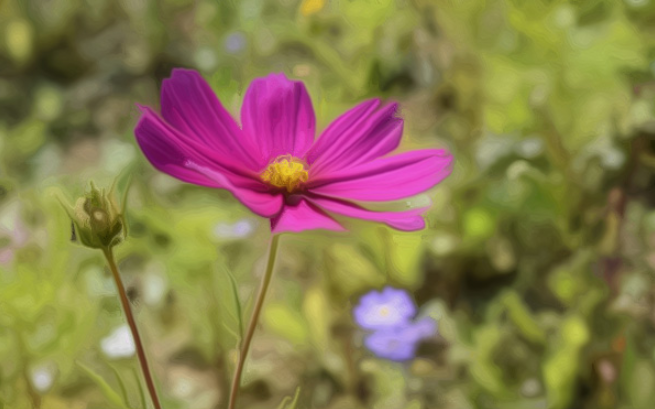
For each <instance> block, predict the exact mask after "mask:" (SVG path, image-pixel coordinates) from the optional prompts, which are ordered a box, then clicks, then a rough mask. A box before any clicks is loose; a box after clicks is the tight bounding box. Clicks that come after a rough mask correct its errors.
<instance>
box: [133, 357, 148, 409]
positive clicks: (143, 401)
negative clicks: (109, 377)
mask: <svg viewBox="0 0 655 409" xmlns="http://www.w3.org/2000/svg"><path fill="white" fill-rule="evenodd" d="M132 375H134V380H135V381H136V385H137V386H138V390H139V399H141V407H142V408H143V409H147V408H148V405H147V404H146V393H145V391H144V390H143V385H142V384H141V377H140V376H139V372H137V370H136V368H134V367H132Z"/></svg>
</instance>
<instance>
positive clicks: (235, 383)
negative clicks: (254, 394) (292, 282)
mask: <svg viewBox="0 0 655 409" xmlns="http://www.w3.org/2000/svg"><path fill="white" fill-rule="evenodd" d="M279 239H280V235H279V234H276V235H274V236H273V240H272V241H271V249H270V251H269V253H268V264H267V266H266V272H265V273H264V276H263V277H262V282H261V285H260V287H259V294H258V295H257V300H256V302H255V307H254V309H253V311H252V317H250V324H249V325H248V329H247V331H246V336H245V338H244V339H243V343H242V344H241V352H240V353H239V360H238V362H237V368H236V370H235V371H234V377H233V378H232V388H231V390H230V403H229V405H228V409H235V408H236V404H237V397H238V395H239V386H240V385H241V373H242V372H243V366H244V364H245V362H246V358H247V357H248V350H250V343H251V341H252V337H253V335H254V334H255V328H256V327H257V322H258V321H259V314H260V313H261V312H262V306H263V305H264V299H265V298H266V292H267V291H268V287H269V284H270V283H271V277H272V276H273V267H274V266H275V257H276V255H277V247H278V242H279Z"/></svg>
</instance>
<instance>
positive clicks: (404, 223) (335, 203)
mask: <svg viewBox="0 0 655 409" xmlns="http://www.w3.org/2000/svg"><path fill="white" fill-rule="evenodd" d="M307 200H309V201H310V202H311V203H313V204H315V205H316V206H318V207H320V208H321V209H323V210H325V211H326V212H328V213H336V214H340V215H343V216H348V217H353V218H356V219H363V220H371V221H376V222H381V223H385V224H387V225H388V226H390V227H393V228H394V229H398V230H403V231H414V230H421V229H423V228H424V227H425V220H423V217H422V216H421V215H422V214H423V213H425V212H426V211H427V209H428V208H427V207H422V208H416V209H409V210H405V211H402V212H374V211H371V210H367V209H364V208H362V207H359V206H357V205H355V204H352V203H347V202H344V201H340V200H335V199H331V198H327V197H320V196H316V195H311V196H307Z"/></svg>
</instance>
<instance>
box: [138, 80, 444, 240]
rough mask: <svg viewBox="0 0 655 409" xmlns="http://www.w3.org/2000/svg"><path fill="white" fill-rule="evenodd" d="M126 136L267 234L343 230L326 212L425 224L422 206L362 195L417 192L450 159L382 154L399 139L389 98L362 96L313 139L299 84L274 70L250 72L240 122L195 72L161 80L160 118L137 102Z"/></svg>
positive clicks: (429, 152)
mask: <svg viewBox="0 0 655 409" xmlns="http://www.w3.org/2000/svg"><path fill="white" fill-rule="evenodd" d="M140 109H141V112H142V114H143V115H142V117H141V119H140V120H139V123H138V124H137V126H136V129H135V134H136V138H137V141H138V143H139V145H140V146H141V149H142V150H143V153H144V154H145V156H146V157H147V158H148V160H149V161H150V162H151V163H152V164H153V165H154V166H155V167H156V168H157V169H159V170H160V171H162V172H164V173H167V174H169V175H171V176H173V177H175V178H177V179H180V180H182V181H185V182H188V183H193V184H196V185H202V186H208V187H213V188H219V189H227V190H229V191H230V192H232V194H233V195H234V196H235V197H236V198H237V199H238V200H240V201H241V203H243V204H244V205H246V206H247V207H248V208H249V209H250V210H252V211H253V212H254V213H256V214H258V215H260V216H263V217H267V218H269V219H271V229H272V231H273V232H274V233H278V232H283V231H293V232H298V231H302V230H308V229H328V230H344V228H343V227H342V226H341V225H340V224H339V223H338V222H337V221H336V220H335V219H334V218H333V216H347V217H354V218H358V219H365V220H371V221H376V222H382V223H386V224H387V225H389V226H391V227H393V228H396V229H399V230H418V229H422V228H423V227H424V226H425V221H424V220H423V217H422V216H421V215H422V214H423V213H424V212H425V211H426V210H427V208H414V209H407V210H404V211H399V212H379V211H371V210H367V209H366V208H365V207H364V205H365V204H366V202H379V201H393V200H399V199H404V198H407V197H409V196H413V195H416V194H418V193H421V192H423V191H425V190H427V189H429V188H431V187H433V186H434V185H436V184H437V183H439V182H440V181H441V180H443V179H444V178H445V177H446V176H448V174H449V173H450V169H451V162H452V156H451V155H450V154H449V153H448V152H447V151H445V150H440V149H423V150H416V151H411V152H405V153H399V154H396V155H389V154H390V153H391V152H392V151H393V150H395V149H396V148H397V147H398V145H399V143H400V139H401V137H402V131H403V121H402V119H400V118H397V117H396V116H395V113H396V110H397V105H396V104H394V103H392V104H387V105H383V104H382V103H381V101H380V100H379V99H371V100H368V101H365V102H362V103H361V104H359V105H357V106H355V107H354V108H352V109H350V110H349V111H347V112H346V113H344V114H343V115H341V116H340V117H339V118H337V119H336V120H335V121H334V122H332V124H331V125H330V126H328V127H327V129H325V130H324V131H323V132H322V133H321V135H320V137H319V138H318V139H316V140H315V139H314V138H315V132H316V129H315V127H316V124H315V118H314V109H313V108H312V102H311V100H310V98H309V95H308V94H307V90H306V89H305V86H304V85H303V84H302V83H301V82H298V81H291V80H289V79H287V78H286V77H285V76H284V75H283V74H271V75H268V76H267V77H264V78H257V79H255V80H254V81H253V82H252V83H251V84H250V87H249V88H248V90H247V91H246V94H245V97H244V101H243V106H242V107H241V127H239V126H238V125H237V123H236V121H235V120H234V119H233V118H232V117H231V116H230V114H229V113H228V112H227V111H226V110H225V108H223V106H222V105H221V103H220V101H219V100H218V98H217V97H216V95H215V94H214V93H213V92H212V90H211V88H210V87H209V85H208V84H207V83H206V82H205V81H204V80H203V78H202V77H201V76H200V75H199V74H198V73H197V72H195V71H192V70H186V69H176V70H173V73H172V75H171V77H170V78H168V79H166V80H164V83H163V86H162V91H161V116H160V115H158V114H157V113H155V112H154V111H153V110H152V109H150V108H148V107H140Z"/></svg>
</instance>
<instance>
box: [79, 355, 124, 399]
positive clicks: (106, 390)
mask: <svg viewBox="0 0 655 409" xmlns="http://www.w3.org/2000/svg"><path fill="white" fill-rule="evenodd" d="M76 364H77V366H79V367H80V369H82V370H83V371H84V372H86V374H87V375H89V377H90V378H91V380H93V382H95V384H96V385H98V386H99V387H100V390H101V391H102V393H103V394H104V395H105V397H106V398H107V399H109V401H110V402H111V403H112V404H113V406H114V407H116V408H119V409H131V408H130V407H129V406H128V405H127V404H126V403H125V401H123V399H121V397H120V395H119V394H118V393H116V391H114V389H113V388H112V387H111V386H110V385H109V384H108V383H107V381H105V380H104V379H102V377H101V376H100V375H98V374H97V373H95V372H94V371H93V370H92V369H91V368H89V367H87V366H85V365H83V364H81V363H79V362H76Z"/></svg>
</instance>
